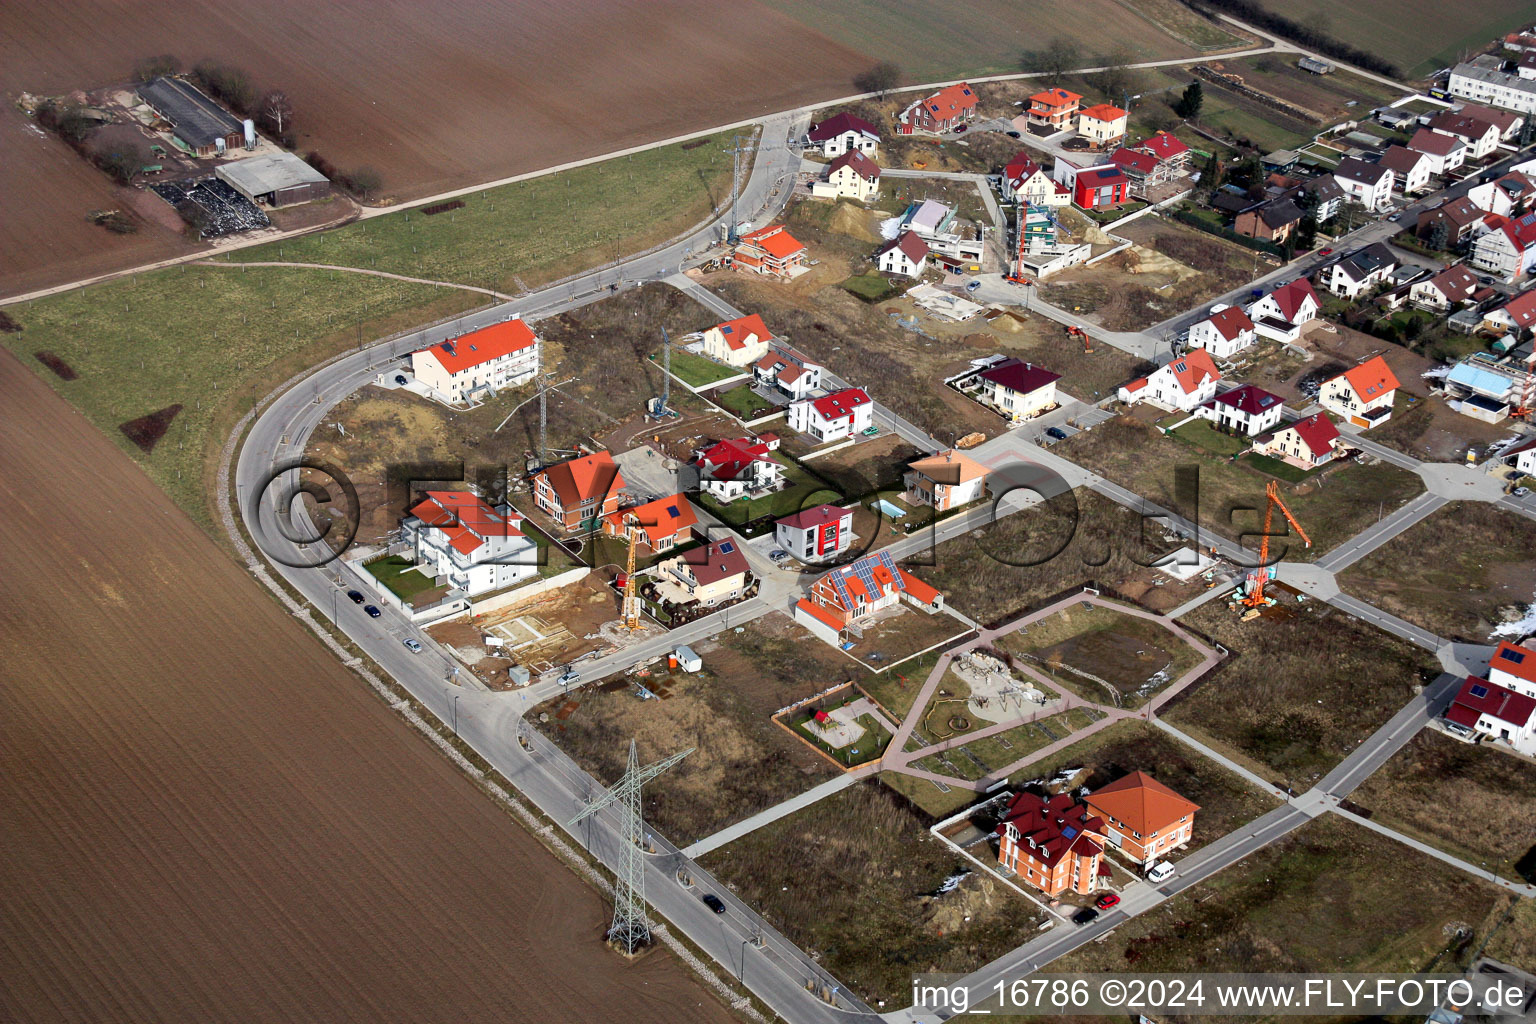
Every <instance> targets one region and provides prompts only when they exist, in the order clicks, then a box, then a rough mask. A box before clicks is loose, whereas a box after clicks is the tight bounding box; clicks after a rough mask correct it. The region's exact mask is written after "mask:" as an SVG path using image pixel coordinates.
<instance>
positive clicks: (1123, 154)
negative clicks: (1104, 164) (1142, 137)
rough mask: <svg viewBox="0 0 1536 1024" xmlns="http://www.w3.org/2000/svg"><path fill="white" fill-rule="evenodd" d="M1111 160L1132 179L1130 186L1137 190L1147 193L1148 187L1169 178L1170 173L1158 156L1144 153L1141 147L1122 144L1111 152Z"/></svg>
mask: <svg viewBox="0 0 1536 1024" xmlns="http://www.w3.org/2000/svg"><path fill="white" fill-rule="evenodd" d="M1109 162H1110V163H1112V164H1114V165H1115V166H1116V167H1118V168H1119V169H1120V172H1121V173H1122V174H1124V175H1125V176H1126V177H1127V178H1128V179H1130V182H1131V186H1130V187H1131V189H1132V190H1133V191H1135V192H1140V193H1143V194H1145V190H1146V189H1147V188H1150V187H1151V186H1154V185H1160V184H1162V183H1163V182H1164V181H1166V180H1168V175H1167V173H1166V172H1164V171H1163V170H1162V165H1161V164H1159V163H1158V162H1157V157H1155V156H1153V155H1152V154H1151V153H1143V152H1142V151H1141V150H1139V149H1126V148H1125V147H1124V146H1121V147H1120V148H1119V149H1117V150H1115V151H1114V152H1113V153H1111V154H1109Z"/></svg>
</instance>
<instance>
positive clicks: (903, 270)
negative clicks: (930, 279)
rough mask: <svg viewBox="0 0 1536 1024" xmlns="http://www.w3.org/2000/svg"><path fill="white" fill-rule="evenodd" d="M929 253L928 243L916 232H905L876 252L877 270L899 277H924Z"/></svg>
mask: <svg viewBox="0 0 1536 1024" xmlns="http://www.w3.org/2000/svg"><path fill="white" fill-rule="evenodd" d="M928 253H929V249H928V243H927V242H925V241H923V240H922V239H921V238H919V237H918V235H917V232H916V231H903V232H902V233H901V234H899V235H897V236H896V237H895V238H893V239H891V240H890V241H889V242H886V243H885V244H884V245H882V246H881V247H880V248H879V249H878V250H876V251H875V269H877V270H879V271H880V273H882V274H895V275H897V276H898V277H922V276H923V271H924V270H926V269H927V268H928Z"/></svg>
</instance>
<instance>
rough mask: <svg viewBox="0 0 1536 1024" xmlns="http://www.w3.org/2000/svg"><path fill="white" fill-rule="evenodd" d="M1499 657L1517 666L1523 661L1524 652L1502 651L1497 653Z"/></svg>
mask: <svg viewBox="0 0 1536 1024" xmlns="http://www.w3.org/2000/svg"><path fill="white" fill-rule="evenodd" d="M1499 657H1501V658H1503V659H1504V660H1505V661H1508V662H1512V663H1514V664H1516V665H1519V664H1520V663H1521V662H1523V661H1525V652H1524V651H1511V650H1504V651H1501V652H1500V653H1499Z"/></svg>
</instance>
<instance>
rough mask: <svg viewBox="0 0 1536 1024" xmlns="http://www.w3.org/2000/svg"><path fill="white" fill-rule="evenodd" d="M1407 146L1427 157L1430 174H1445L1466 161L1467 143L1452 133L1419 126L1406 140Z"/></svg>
mask: <svg viewBox="0 0 1536 1024" xmlns="http://www.w3.org/2000/svg"><path fill="white" fill-rule="evenodd" d="M1408 148H1409V149H1411V150H1413V151H1414V152H1416V153H1422V154H1424V155H1425V156H1426V157H1428V158H1429V162H1430V163H1429V170H1430V173H1431V174H1447V173H1449V172H1451V171H1454V170H1455V169H1456V168H1458V167H1460V166H1461V165H1462V164H1464V163H1466V160H1467V152H1468V150H1467V144H1466V143H1465V142H1462V141H1461V140H1460V139H1458V138H1456V137H1455V136H1454V135H1442V134H1441V133H1439V132H1432V131H1430V130H1429V129H1428V128H1420V129H1419V130H1418V131H1416V132H1414V133H1413V138H1411V139H1409V140H1408Z"/></svg>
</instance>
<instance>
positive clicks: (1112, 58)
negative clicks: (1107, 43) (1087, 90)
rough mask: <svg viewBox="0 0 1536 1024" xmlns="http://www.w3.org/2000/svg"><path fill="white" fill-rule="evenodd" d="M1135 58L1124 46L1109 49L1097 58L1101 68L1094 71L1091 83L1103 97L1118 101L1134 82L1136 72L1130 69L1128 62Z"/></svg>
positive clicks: (1113, 101)
mask: <svg viewBox="0 0 1536 1024" xmlns="http://www.w3.org/2000/svg"><path fill="white" fill-rule="evenodd" d="M1135 59H1136V55H1135V54H1133V53H1131V52H1130V51H1129V50H1126V49H1124V48H1120V49H1116V50H1111V51H1110V52H1109V53H1106V54H1104V55H1103V56H1102V57H1100V58H1099V59H1098V64H1099V66H1100V68H1101V69H1102V70H1100V71H1097V72H1095V73H1094V76H1093V84H1094V85H1095V86H1096V87H1097V88H1098V90H1099V91H1100V92H1102V93H1103V94H1104V98H1105V99H1107V100H1109V101H1110V102H1112V103H1118V102H1120V101H1121V100H1123V99H1124V98H1125V95H1126V94H1127V93H1129V92H1130V91H1131V87H1132V86H1133V85H1134V84H1135V82H1136V73H1135V72H1134V71H1132V70H1131V68H1130V64H1131V63H1132V62H1133V61H1134V60H1135Z"/></svg>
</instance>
